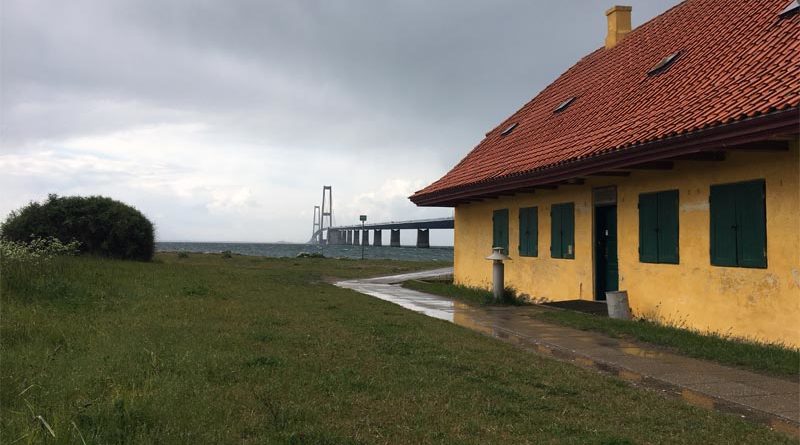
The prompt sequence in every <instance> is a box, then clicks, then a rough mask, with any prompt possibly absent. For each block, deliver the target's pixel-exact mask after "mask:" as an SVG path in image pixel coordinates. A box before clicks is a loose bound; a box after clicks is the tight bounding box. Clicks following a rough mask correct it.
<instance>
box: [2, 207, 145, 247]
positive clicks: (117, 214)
mask: <svg viewBox="0 0 800 445" xmlns="http://www.w3.org/2000/svg"><path fill="white" fill-rule="evenodd" d="M51 237H52V238H57V239H59V240H61V241H62V242H64V243H68V242H70V241H73V240H74V241H78V242H79V243H80V251H81V253H87V254H91V255H99V256H105V257H110V258H119V259H131V260H141V261H149V260H150V259H152V258H153V252H154V251H155V236H154V230H153V223H151V222H150V221H149V220H148V219H147V218H146V217H145V216H144V215H143V214H142V213H141V212H140V211H138V210H136V209H135V208H133V207H131V206H129V205H127V204H124V203H122V202H119V201H115V200H113V199H111V198H106V197H103V196H88V197H82V196H67V197H59V196H57V195H49V196H48V198H47V200H46V201H45V202H43V203H41V204H40V203H38V202H31V203H30V204H28V205H27V206H25V207H23V208H21V209H19V210H16V211H14V212H11V214H10V215H9V216H8V218H7V219H6V220H5V222H3V224H2V225H0V238H2V239H4V240H8V241H16V242H24V243H28V242H31V241H33V240H35V239H40V238H51Z"/></svg>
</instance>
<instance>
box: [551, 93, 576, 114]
mask: <svg viewBox="0 0 800 445" xmlns="http://www.w3.org/2000/svg"><path fill="white" fill-rule="evenodd" d="M575 99H576V97H574V96H573V97H570V98H569V99H567V100H565V101H564V102H561V103H560V104H558V106H557V107H556V109H555V110H553V113H560V112H562V111H564V110H566V109H567V107H569V106H570V105H572V102H575Z"/></svg>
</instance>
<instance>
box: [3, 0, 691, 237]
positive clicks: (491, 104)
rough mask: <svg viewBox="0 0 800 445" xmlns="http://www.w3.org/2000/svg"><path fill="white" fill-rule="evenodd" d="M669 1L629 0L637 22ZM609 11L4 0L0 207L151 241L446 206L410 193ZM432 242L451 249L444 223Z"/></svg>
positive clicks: (406, 214)
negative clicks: (328, 212)
mask: <svg viewBox="0 0 800 445" xmlns="http://www.w3.org/2000/svg"><path fill="white" fill-rule="evenodd" d="M676 3H677V1H674V0H672V1H652V0H651V1H628V2H626V4H631V5H632V6H633V21H634V26H636V25H639V24H641V23H643V22H644V21H646V20H649V19H650V18H652V17H653V16H655V15H657V14H659V13H661V12H663V11H664V10H666V9H667V8H668V7H670V6H672V5H674V4H676ZM611 4H612V2H608V1H596V0H591V1H571V2H558V1H551V2H543V1H539V2H532V1H513V0H495V1H488V0H486V1H482V2H475V1H457V0H449V1H436V2H432V1H409V0H406V1H392V2H376V1H371V0H369V1H368V0H359V1H356V0H345V1H339V2H332V1H261V0H259V1H255V0H253V1H198V0H173V1H163V0H158V1H155V0H131V1H105V0H98V1H86V0H76V1H70V2H57V1H50V2H44V1H36V0H5V1H3V3H2V23H1V24H0V27H1V28H2V30H1V31H0V32H2V35H1V37H2V40H1V42H0V44H2V65H1V70H2V71H1V73H0V74H1V75H2V77H0V81H1V82H2V84H1V85H0V86H1V87H2V98H1V99H0V101H1V102H0V125H2V127H1V128H0V131H1V133H2V144H1V145H0V171H2V175H0V190H3V192H2V194H0V216H4V215H6V214H7V213H8V212H9V211H11V210H13V209H15V208H19V207H20V206H22V205H24V204H25V203H27V202H28V201H30V200H41V199H43V198H44V197H46V195H47V194H48V193H58V194H61V195H71V194H81V195H87V194H102V195H107V196H111V197H114V198H116V199H120V200H123V201H125V202H128V203H131V204H133V205H135V206H136V207H138V208H139V209H140V210H142V211H143V212H144V213H146V214H147V215H148V216H150V217H151V219H153V220H154V221H155V223H156V225H157V230H158V238H159V239H161V240H198V241H199V240H209V241H210V240H216V241H236V240H238V241H278V240H285V241H305V240H307V239H308V237H309V235H310V231H311V211H312V208H313V206H314V205H315V204H318V203H319V200H320V198H321V188H322V185H323V184H330V185H332V186H333V192H334V197H333V198H334V212H335V215H334V216H335V219H336V222H338V223H352V222H355V220H356V219H357V215H358V214H359V213H367V214H368V215H370V220H388V219H394V220H397V219H410V218H422V217H432V216H442V215H449V214H451V210H449V209H418V208H416V207H414V206H413V204H411V203H410V202H409V201H408V200H407V199H406V196H408V195H409V194H410V193H412V192H413V191H414V190H416V189H419V188H421V187H422V186H424V185H426V184H427V183H429V182H431V181H433V180H435V179H437V178H439V177H440V176H441V175H442V174H443V173H444V172H446V171H447V170H448V169H449V168H450V167H451V166H452V165H453V164H454V163H455V162H457V161H458V160H459V159H461V158H462V157H463V156H464V155H465V154H466V153H467V152H468V151H469V150H470V149H471V148H472V147H473V146H474V145H475V144H477V142H479V141H480V139H481V138H482V136H483V134H484V133H485V132H486V131H488V130H489V129H491V128H492V127H494V126H495V125H496V124H497V123H498V122H499V121H501V120H502V119H503V118H504V117H506V116H507V115H509V114H511V113H512V112H513V111H515V110H516V109H517V108H518V107H519V106H520V105H522V104H523V103H525V102H527V101H528V100H530V98H532V97H533V96H534V95H535V94H536V93H537V92H538V91H539V90H540V89H541V88H543V87H544V86H546V85H547V84H548V83H549V82H551V81H552V80H553V79H555V78H556V77H557V76H558V75H559V74H560V73H561V72H563V71H564V70H566V69H567V68H568V67H569V66H571V65H572V64H574V63H575V62H576V61H577V60H578V59H579V58H580V57H582V56H583V55H585V54H586V53H588V52H590V51H592V50H594V49H596V48H598V47H599V46H601V45H602V44H603V39H604V37H605V27H606V23H605V16H604V14H603V12H604V11H605V9H607V8H608V7H609V6H611ZM432 242H434V243H435V244H446V243H451V242H452V234H451V233H439V234H434V235H433V239H432Z"/></svg>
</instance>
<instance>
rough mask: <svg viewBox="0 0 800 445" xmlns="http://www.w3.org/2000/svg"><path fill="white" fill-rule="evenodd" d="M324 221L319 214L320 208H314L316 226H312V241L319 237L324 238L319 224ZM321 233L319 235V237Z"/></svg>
mask: <svg viewBox="0 0 800 445" xmlns="http://www.w3.org/2000/svg"><path fill="white" fill-rule="evenodd" d="M321 221H322V218H321V217H320V214H319V206H314V224H313V225H312V226H311V241H314V240H315V239H316V238H317V236H322V232H321V231H320V230H319V229H320V227H319V223H320V222H321ZM317 233H319V235H317Z"/></svg>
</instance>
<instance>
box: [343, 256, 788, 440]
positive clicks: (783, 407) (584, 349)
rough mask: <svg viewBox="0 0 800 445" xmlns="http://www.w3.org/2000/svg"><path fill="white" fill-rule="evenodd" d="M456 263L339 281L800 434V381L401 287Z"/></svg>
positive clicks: (527, 311) (528, 310)
mask: <svg viewBox="0 0 800 445" xmlns="http://www.w3.org/2000/svg"><path fill="white" fill-rule="evenodd" d="M452 272H453V269H452V268H445V269H437V270H433V271H427V272H418V273H413V274H404V275H395V276H390V277H379V278H370V279H362V280H350V281H341V282H339V283H336V285H337V286H340V287H344V288H349V289H353V290H356V291H358V292H361V293H364V294H367V295H371V296H374V297H377V298H380V299H383V300H387V301H390V302H393V303H396V304H398V305H400V306H403V307H405V308H408V309H411V310H414V311H417V312H422V313H424V314H426V315H429V316H431V317H435V318H439V319H442V320H447V321H450V322H453V323H455V324H458V325H461V326H465V327H468V328H470V329H474V330H477V331H480V332H483V333H485V334H487V335H491V336H494V337H497V338H500V339H503V340H505V341H509V342H512V343H514V344H516V345H518V346H520V347H522V348H524V349H527V350H531V351H534V352H537V353H540V354H545V355H548V356H552V357H555V358H557V359H560V360H566V361H570V362H572V363H575V364H577V365H579V366H582V367H585V368H592V369H595V370H598V371H601V372H605V373H611V374H614V375H616V376H618V377H620V378H623V379H625V380H628V381H630V382H632V383H633V384H635V385H642V386H647V387H650V388H655V389H657V390H660V391H663V392H665V393H667V394H670V395H674V396H677V397H681V398H682V399H684V400H686V401H687V402H689V403H691V404H694V405H698V406H702V407H705V408H708V409H717V410H720V411H725V412H730V413H735V414H738V415H741V416H743V417H745V418H748V419H751V420H754V421H758V422H763V423H766V424H768V425H770V426H772V427H773V428H775V429H778V430H782V431H785V432H788V433H790V434H795V435H800V382H798V381H797V380H795V381H792V380H791V379H782V378H776V377H770V376H766V375H762V374H757V373H753V372H749V371H745V370H741V369H737V368H731V367H727V366H723V365H719V364H716V363H713V362H709V361H705V360H699V359H693V358H689V357H685V356H681V355H676V354H672V353H670V352H666V351H665V350H664V349H661V348H658V347H656V346H652V345H647V344H642V343H637V342H632V341H627V340H620V339H614V338H610V337H607V336H605V335H602V334H599V333H594V332H587V331H580V330H577V329H572V328H568V327H563V326H559V325H555V324H550V323H545V322H542V321H539V320H537V319H535V318H533V316H532V315H533V314H535V313H536V312H540V311H543V310H552V309H544V308H541V307H538V306H527V307H476V306H471V305H467V304H463V303H459V302H455V301H453V300H450V299H448V298H445V297H440V296H436V295H431V294H426V293H423V292H418V291H414V290H411V289H405V288H403V287H400V286H399V284H398V283H401V282H403V281H407V280H411V279H420V278H431V277H444V276H447V275H450V274H452Z"/></svg>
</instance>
